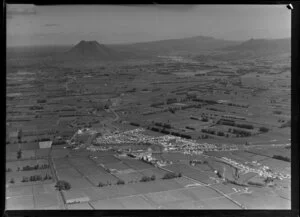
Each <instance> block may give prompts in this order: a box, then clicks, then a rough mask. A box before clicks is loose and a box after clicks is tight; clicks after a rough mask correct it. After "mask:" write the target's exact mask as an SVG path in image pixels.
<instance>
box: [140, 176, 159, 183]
mask: <svg viewBox="0 0 300 217" xmlns="http://www.w3.org/2000/svg"><path fill="white" fill-rule="evenodd" d="M155 179H156V177H155V175H152V176H143V177H142V178H141V180H140V182H150V181H154V180H155Z"/></svg>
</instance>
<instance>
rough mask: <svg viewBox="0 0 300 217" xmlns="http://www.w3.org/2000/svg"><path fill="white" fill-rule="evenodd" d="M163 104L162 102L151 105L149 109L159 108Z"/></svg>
mask: <svg viewBox="0 0 300 217" xmlns="http://www.w3.org/2000/svg"><path fill="white" fill-rule="evenodd" d="M163 104H164V103H163V102H157V103H152V104H151V105H150V106H151V107H157V106H161V105H163Z"/></svg>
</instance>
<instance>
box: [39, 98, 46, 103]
mask: <svg viewBox="0 0 300 217" xmlns="http://www.w3.org/2000/svg"><path fill="white" fill-rule="evenodd" d="M36 102H37V103H46V102H47V100H45V99H38V100H37V101H36Z"/></svg>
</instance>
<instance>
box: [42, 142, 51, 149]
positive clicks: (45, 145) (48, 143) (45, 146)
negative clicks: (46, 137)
mask: <svg viewBox="0 0 300 217" xmlns="http://www.w3.org/2000/svg"><path fill="white" fill-rule="evenodd" d="M51 146H52V141H43V142H39V147H40V148H51Z"/></svg>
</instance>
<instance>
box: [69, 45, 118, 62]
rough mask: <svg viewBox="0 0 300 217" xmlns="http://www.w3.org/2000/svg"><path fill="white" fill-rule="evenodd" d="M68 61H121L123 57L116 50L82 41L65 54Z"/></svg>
mask: <svg viewBox="0 0 300 217" xmlns="http://www.w3.org/2000/svg"><path fill="white" fill-rule="evenodd" d="M64 56H65V58H67V59H82V60H89V59H95V60H104V61H114V60H121V59H123V58H122V55H121V54H120V53H118V52H117V51H115V50H114V49H111V48H108V47H107V46H105V45H103V44H99V43H98V42H97V41H80V42H79V43H78V44H76V45H75V46H74V47H72V48H71V49H70V50H68V51H67V52H65V53H64Z"/></svg>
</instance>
